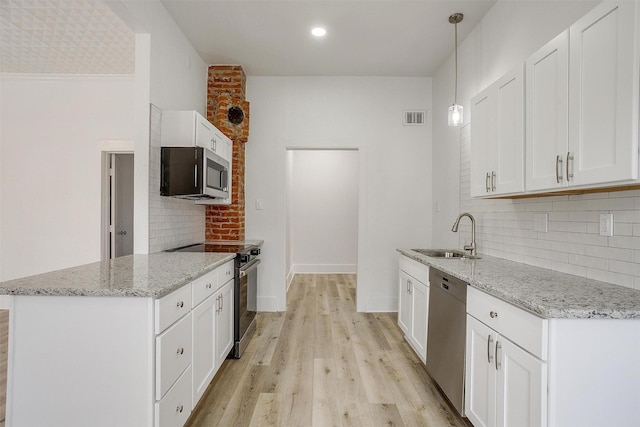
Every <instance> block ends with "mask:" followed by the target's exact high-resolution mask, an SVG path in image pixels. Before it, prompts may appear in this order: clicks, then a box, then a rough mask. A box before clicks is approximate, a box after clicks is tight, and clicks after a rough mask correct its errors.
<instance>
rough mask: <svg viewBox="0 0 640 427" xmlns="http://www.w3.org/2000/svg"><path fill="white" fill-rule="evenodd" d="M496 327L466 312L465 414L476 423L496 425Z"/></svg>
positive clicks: (479, 426) (481, 426) (481, 425)
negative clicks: (492, 327) (493, 327)
mask: <svg viewBox="0 0 640 427" xmlns="http://www.w3.org/2000/svg"><path fill="white" fill-rule="evenodd" d="M496 337H497V334H496V333H495V331H494V330H493V329H491V328H489V327H488V326H486V325H484V324H483V323H481V322H479V321H478V320H476V319H475V318H473V317H471V316H467V344H466V345H467V348H466V369H465V399H464V400H465V409H464V412H465V416H466V417H467V418H469V421H471V423H472V424H473V425H474V426H475V427H489V426H494V425H495V422H496V420H495V405H496V400H495V399H496V397H495V396H496V368H495V343H496Z"/></svg>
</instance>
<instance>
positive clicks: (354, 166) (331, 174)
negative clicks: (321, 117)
mask: <svg viewBox="0 0 640 427" xmlns="http://www.w3.org/2000/svg"><path fill="white" fill-rule="evenodd" d="M359 157H360V156H359V151H358V150H357V149H288V150H287V167H286V171H287V178H286V180H287V191H286V204H287V208H286V212H287V217H286V260H287V266H286V268H287V287H288V286H289V284H290V283H291V281H292V280H293V276H294V275H295V274H316V273H319V274H356V272H357V260H358V205H359V177H360V173H359V161H360V158H359Z"/></svg>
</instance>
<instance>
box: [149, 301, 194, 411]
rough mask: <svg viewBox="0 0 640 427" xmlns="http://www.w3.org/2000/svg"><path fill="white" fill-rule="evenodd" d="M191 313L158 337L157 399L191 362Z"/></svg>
mask: <svg viewBox="0 0 640 427" xmlns="http://www.w3.org/2000/svg"><path fill="white" fill-rule="evenodd" d="M191 330H192V326H191V313H189V314H188V315H187V316H185V317H183V318H182V319H180V321H179V322H178V323H176V324H175V325H173V326H171V327H170V328H169V329H167V330H166V331H165V332H164V333H162V335H159V336H158V337H156V400H160V399H161V398H162V396H164V395H165V393H166V392H167V391H168V390H169V388H171V385H172V384H173V383H174V382H175V381H176V379H177V378H178V377H179V376H180V374H181V373H183V372H184V370H185V369H187V367H189V365H190V364H191V353H192V352H191V343H192V338H191Z"/></svg>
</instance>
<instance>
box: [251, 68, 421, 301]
mask: <svg viewBox="0 0 640 427" xmlns="http://www.w3.org/2000/svg"><path fill="white" fill-rule="evenodd" d="M247 99H249V100H250V101H251V133H250V136H249V142H248V143H247V147H246V155H247V163H246V200H247V209H246V220H247V229H246V235H247V237H248V238H255V239H264V241H265V244H264V246H263V255H262V260H263V263H262V266H261V278H260V280H261V283H260V289H259V290H258V304H259V305H258V308H259V310H266V311H272V310H280V311H282V310H284V309H285V308H286V306H285V301H286V294H285V290H286V280H285V276H286V265H287V261H286V246H287V245H286V233H285V230H286V201H285V193H286V191H285V190H286V156H287V154H286V150H287V148H357V149H358V150H359V159H360V164H359V174H360V183H361V185H360V192H359V196H358V197H359V200H358V212H359V214H358V215H359V224H358V289H357V306H358V310H360V311H395V310H396V309H397V253H396V251H395V250H396V248H398V247H414V246H429V245H430V244H431V228H430V224H431V210H430V201H431V188H432V186H431V173H430V166H431V160H430V159H431V137H430V135H431V79H429V78H382V77H368V78H358V77H249V78H248V80H247ZM414 109H416V110H427V125H426V126H413V127H405V126H403V125H402V117H403V111H405V110H414ZM257 198H260V199H263V200H264V209H263V210H259V211H258V210H256V209H255V199H257Z"/></svg>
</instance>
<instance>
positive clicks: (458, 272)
mask: <svg viewBox="0 0 640 427" xmlns="http://www.w3.org/2000/svg"><path fill="white" fill-rule="evenodd" d="M398 252H400V253H401V254H403V255H406V256H407V257H409V258H412V259H414V260H416V261H418V262H421V263H423V264H425V265H428V266H431V267H435V268H437V269H438V270H441V271H443V272H445V273H448V274H450V275H452V276H454V277H457V278H459V279H461V280H464V281H465V282H468V283H469V284H471V286H473V287H475V288H478V289H481V290H483V291H485V292H487V293H489V294H491V295H493V296H495V297H498V298H500V299H502V300H504V301H507V302H510V303H512V304H514V305H516V306H518V307H520V308H524V309H526V310H529V311H531V312H532V313H535V314H537V315H539V316H542V317H546V318H573V319H591V318H592V319H640V291H639V290H636V289H631V288H625V287H623V286H618V285H613V284H611V283H605V282H599V281H597V280H592V279H587V278H584V277H578V276H573V275H571V274H565V273H560V272H557V271H552V270H546V269H544V268H539V267H534V266H531V265H527V264H520V263H517V262H512V261H507V260H503V259H500V258H494V257H490V256H484V255H481V256H482V258H481V259H477V260H469V259H462V260H461V259H446V258H431V257H428V256H424V255H422V254H419V253H417V252H414V251H412V250H411V249H398Z"/></svg>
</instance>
